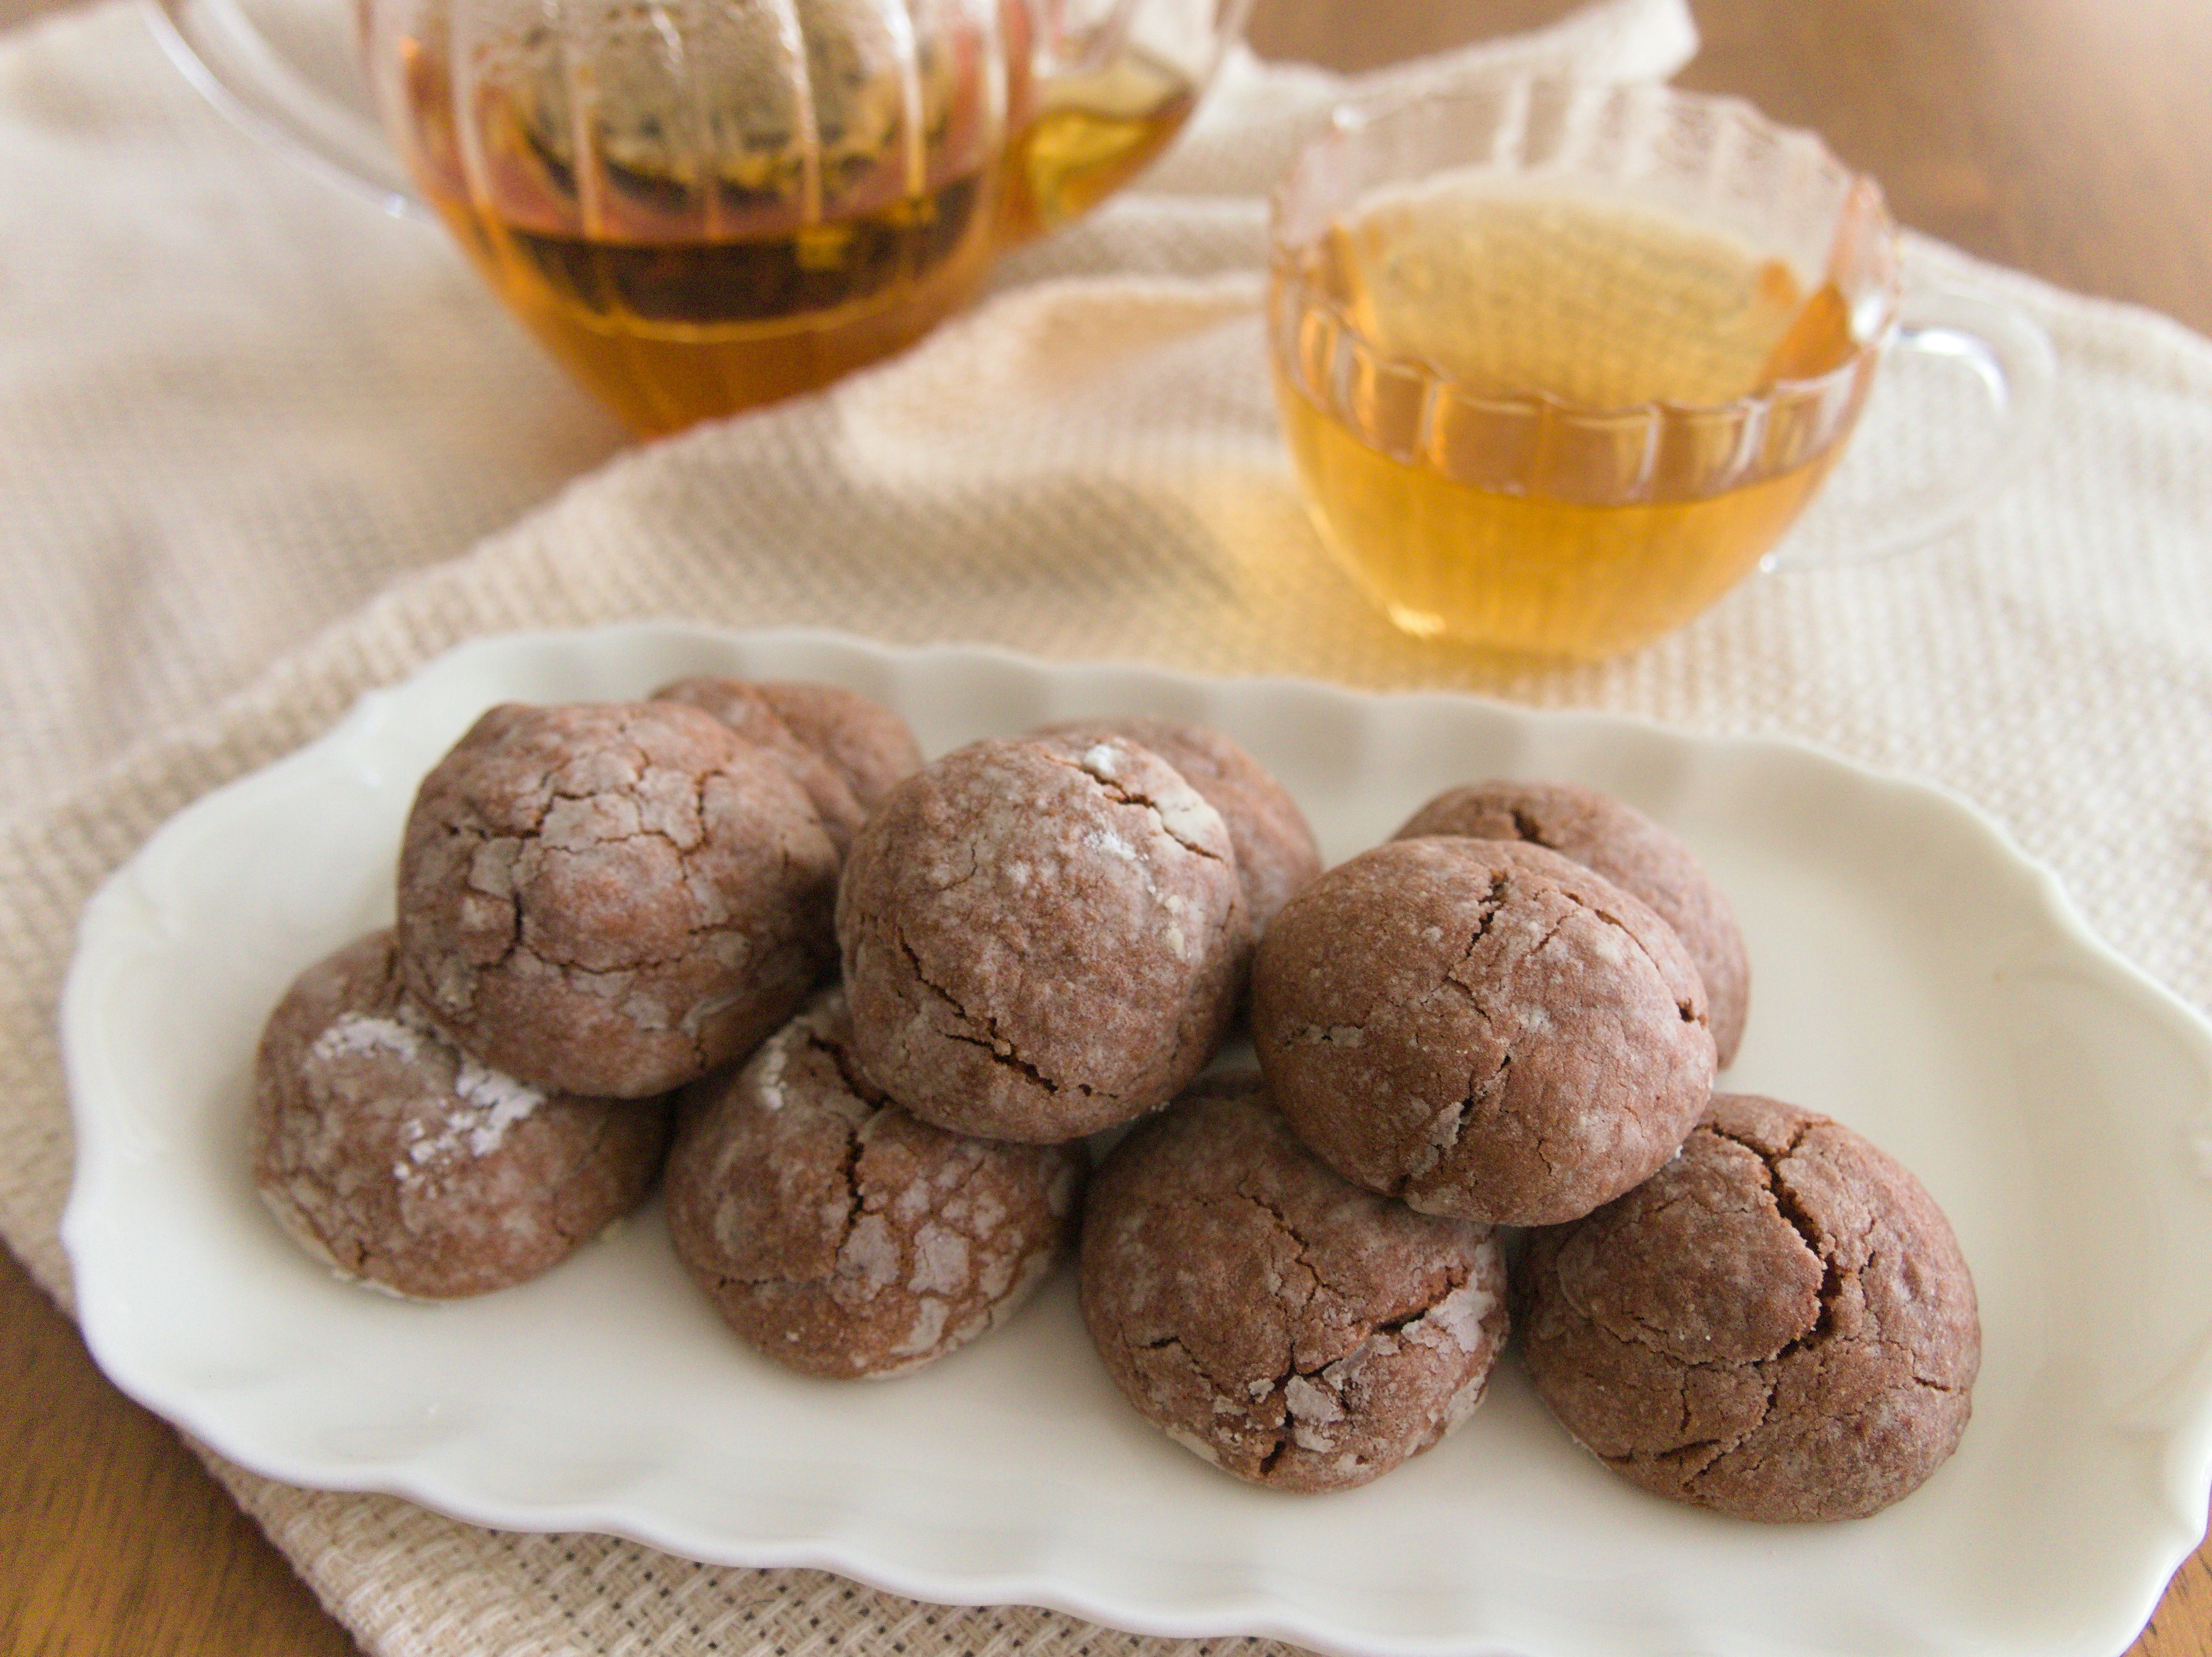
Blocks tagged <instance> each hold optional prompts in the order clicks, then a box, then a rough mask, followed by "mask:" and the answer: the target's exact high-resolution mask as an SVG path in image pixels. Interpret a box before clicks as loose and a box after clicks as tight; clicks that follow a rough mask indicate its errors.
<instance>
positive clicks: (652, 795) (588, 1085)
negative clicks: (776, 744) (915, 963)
mask: <svg viewBox="0 0 2212 1657" xmlns="http://www.w3.org/2000/svg"><path fill="white" fill-rule="evenodd" d="M836 864H837V857H836V849H835V847H834V846H833V845H832V844H830V841H829V836H828V834H827V833H826V832H824V831H823V827H822V823H821V819H820V818H819V816H818V815H817V813H816V812H815V810H814V807H813V806H812V805H811V802H810V801H808V800H807V798H806V795H805V793H804V792H803V791H802V790H801V789H800V788H799V785H798V784H797V783H794V782H793V780H792V779H791V777H790V776H789V774H788V773H787V771H785V770H784V769H783V768H782V767H781V765H778V764H777V763H776V762H775V760H774V759H773V758H769V756H768V755H766V754H765V753H763V752H762V751H761V750H759V749H758V748H757V747H755V746H752V745H750V744H748V743H745V742H744V741H742V740H739V739H738V737H737V736H736V735H735V734H733V733H732V732H731V731H730V730H729V729H728V728H726V727H725V726H723V725H721V724H720V723H719V722H717V721H715V720H714V718H712V717H711V716H708V715H707V714H704V713H702V712H700V711H699V710H697V709H695V708H690V707H685V706H683V705H680V704H675V703H604V704H580V705H574V706H564V707H526V706H521V705H519V704H509V705H507V706H504V707H499V708H495V709H493V710H491V711H490V712H489V713H487V714H486V715H485V716H483V718H482V719H480V720H478V721H477V723H476V725H475V726H474V727H473V728H471V730H470V731H469V733H468V734H467V735H465V736H464V737H463V738H462V739H461V740H460V742H459V744H457V745H456V746H454V748H453V751H452V752H450V753H448V754H447V756H446V758H444V759H442V760H441V761H440V762H439V764H438V765H437V766H436V767H435V769H433V770H432V771H431V772H430V774H429V775H428V777H424V778H423V780H422V787H421V789H420V790H419V791H418V792H417V794H416V799H415V806H414V809H413V811H412V812H411V813H410V814H409V817H408V819H407V830H406V835H405V838H404V842H403V844H402V847H401V850H400V857H399V921H398V935H399V946H400V954H401V959H402V962H403V964H404V968H405V971H406V974H407V981H408V985H409V988H410V990H412V991H413V992H414V994H415V996H416V999H417V1001H418V1002H420V1004H421V1005H422V1008H424V1010H425V1011H427V1012H428V1014H429V1015H430V1016H431V1017H432V1018H433V1019H434V1020H435V1021H436V1022H437V1023H438V1025H439V1026H440V1027H441V1029H443V1030H444V1031H445V1032H446V1033H447V1034H448V1035H449V1036H450V1037H451V1038H452V1039H453V1041H454V1043H455V1044H456V1045H459V1046H460V1047H462V1048H464V1049H465V1050H466V1051H471V1052H474V1053H477V1054H479V1055H481V1056H482V1057H483V1059H484V1060H485V1062H486V1063H489V1064H493V1065H495V1066H497V1067H499V1068H500V1069H504V1070H507V1071H508V1072H510V1073H511V1074H513V1075H518V1076H520V1077H521V1078H523V1079H524V1080H526V1081H529V1082H532V1084H534V1085H537V1086H540V1087H553V1088H561V1089H565V1090H567V1091H569V1092H574V1093H589V1094H599V1095H613V1096H618V1097H623V1098H640V1097H644V1096H647V1095H649V1094H653V1093H664V1092H666V1091H668V1090H669V1089H671V1088H672V1087H677V1086H678V1085H680V1084H681V1083H683V1082H685V1081H690V1080H691V1079H692V1078H694V1077H696V1076H699V1075H704V1074H705V1073H706V1072H707V1071H708V1070H710V1069H714V1068H715V1067H716V1066H717V1065H720V1064H723V1063H728V1062H729V1061H730V1060H731V1059H732V1058H734V1057H737V1056H738V1054H739V1053H741V1052H743V1051H748V1050H749V1049H750V1048H751V1047H752V1046H753V1045H754V1044H756V1043H757V1042H758V1041H759V1040H760V1039H761V1038H762V1037H763V1036H764V1035H766V1034H767V1033H768V1032H769V1031H770V1030H772V1029H774V1028H775V1026H776V1025H778V1024H779V1023H781V1022H782V1020H784V1019H785V1018H787V1017H788V1016H789V1015H790V1013H791V1011H792V1009H793V1008H794V1007H796V1006H797V1005H798V1004H799V1001H800V1000H801V999H802V998H803V997H804V996H805V994H806V992H807V990H809V989H811V987H812V985H813V984H814V982H815V980H816V979H817V978H818V977H819V976H820V974H821V972H822V969H823V966H826V965H827V964H828V959H829V953H830V949H831V947H832V938H831V933H830V925H829V918H830V909H831V905H832V902H833V893H834V883H835V881H836Z"/></svg>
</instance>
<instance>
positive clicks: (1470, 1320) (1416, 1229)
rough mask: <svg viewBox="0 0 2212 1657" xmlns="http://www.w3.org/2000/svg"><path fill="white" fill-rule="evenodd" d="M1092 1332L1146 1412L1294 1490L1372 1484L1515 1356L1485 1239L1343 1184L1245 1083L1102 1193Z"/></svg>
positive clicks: (1153, 1143)
mask: <svg viewBox="0 0 2212 1657" xmlns="http://www.w3.org/2000/svg"><path fill="white" fill-rule="evenodd" d="M1083 1316H1084V1320H1085V1323H1087V1324H1088V1325H1089V1326H1090V1330H1091V1340H1092V1341H1093V1342H1094V1343H1096V1344H1097V1349H1098V1353H1099V1356H1100V1357H1101V1358H1102V1359H1103V1360H1104V1362H1105V1364H1106V1368H1107V1370H1108V1371H1109V1373H1110V1374H1112V1376H1113V1377H1114V1381H1115V1385H1116V1386H1119V1387H1120V1388H1121V1392H1122V1393H1123V1394H1124V1395H1125V1396H1126V1397H1127V1398H1128V1400H1129V1402H1130V1403H1131V1404H1133V1405H1135V1406H1136V1408H1137V1410H1138V1412H1139V1414H1141V1415H1143V1416H1145V1417H1146V1419H1147V1420H1149V1421H1151V1422H1153V1423H1154V1424H1155V1425H1156V1426H1158V1427H1160V1428H1162V1429H1164V1430H1165V1431H1166V1433H1167V1435H1168V1436H1169V1437H1170V1438H1171V1439H1173V1440H1175V1441H1176V1443H1178V1444H1180V1445H1182V1447H1184V1448H1186V1449H1188V1450H1189V1451H1191V1452H1192V1453H1194V1454H1196V1455H1198V1456H1200V1457H1201V1458H1203V1459H1205V1460H1206V1461H1209V1462H1212V1464H1213V1465H1215V1466H1217V1467H1220V1468H1222V1469H1224V1470H1225V1471H1229V1472H1231V1473H1234V1474H1236V1475H1237V1477H1239V1478H1244V1479H1249V1480H1250V1481H1251V1482H1253V1483H1255V1484H1265V1485H1268V1486H1271V1487H1273V1488H1274V1489H1282V1490H1298V1491H1314V1490H1336V1489H1347V1488H1349V1487H1351V1486H1352V1485H1355V1484H1364V1483H1367V1482H1368V1481H1369V1480H1370V1479H1373V1478H1376V1477H1380V1476H1381V1475H1383V1474H1384V1473H1386V1472H1388V1471H1390V1469H1392V1468H1393V1467H1395V1466H1396V1465H1398V1464H1399V1463H1400V1462H1401V1461H1404V1460H1405V1459H1407V1457H1408V1456H1413V1455H1418V1454H1419V1453H1420V1452H1421V1451H1423V1450H1425V1449H1427V1448H1428V1447H1430V1446H1431V1445H1432V1444H1434V1443H1436V1442H1437V1440H1439V1439H1441V1438H1443V1435H1445V1434H1447V1433H1449V1432H1450V1431H1451V1430H1452V1429H1454V1428H1455V1427H1457V1426H1459V1425H1460V1423H1461V1422H1464V1421H1465V1420H1466V1419H1467V1418H1468V1416H1469V1415H1471V1414H1472V1413H1473V1412H1474V1407H1475V1405H1477V1404H1480V1402H1481V1401H1482V1395H1483V1391H1484V1388H1485V1386H1486V1385H1487V1383H1488V1380H1489V1376H1490V1369H1491V1366H1492V1363H1493V1362H1495V1361H1496V1359H1497V1356H1498V1351H1499V1350H1500V1349H1501V1348H1503V1347H1504V1343H1505V1332H1506V1311H1505V1268H1504V1264H1503V1262H1502V1261H1501V1260H1500V1258H1499V1255H1498V1246H1497V1243H1496V1241H1495V1240H1494V1239H1493V1237H1492V1234H1491V1231H1490V1229H1489V1228H1487V1227H1486V1226H1479V1225H1474V1224H1471V1223H1469V1222H1468V1221H1462V1220H1448V1219H1443V1218H1439V1217H1437V1216H1436V1215H1424V1214H1416V1213H1414V1212H1413V1210H1412V1209H1408V1208H1407V1207H1406V1206H1405V1205H1404V1204H1402V1203H1394V1202H1391V1201H1389V1199H1388V1198H1385V1197H1376V1196H1373V1195H1370V1193H1368V1192H1366V1191H1360V1190H1358V1189H1357V1188H1356V1187H1354V1186H1352V1185H1347V1184H1346V1183H1345V1181H1343V1180H1342V1179H1339V1178H1338V1177H1337V1176H1336V1175H1335V1174H1334V1173H1330V1172H1329V1171H1328V1169H1327V1168H1325V1167H1322V1165H1321V1164H1320V1163H1319V1162H1318V1161H1316V1160H1315V1159H1314V1157H1313V1156H1312V1154H1310V1153H1309V1152H1308V1151H1307V1150H1306V1149H1305V1148H1304V1147H1303V1146H1301V1145H1300V1144H1299V1143H1298V1142H1297V1139H1295V1138H1294V1137H1293V1136H1291V1133H1290V1131H1289V1130H1288V1129H1287V1128H1285V1126H1284V1125H1283V1123H1282V1120H1281V1118H1279V1117H1278V1116H1277V1115H1276V1113H1275V1112H1274V1111H1273V1110H1272V1109H1271V1108H1269V1106H1268V1103H1267V1094H1266V1093H1265V1091H1264V1087H1263V1084H1262V1083H1261V1080H1260V1078H1259V1077H1258V1076H1257V1075H1254V1074H1252V1073H1251V1072H1249V1071H1247V1072H1244V1073H1242V1074H1240V1075H1229V1076H1225V1077H1222V1078H1218V1079H1212V1078H1209V1079H1208V1080H1207V1081H1204V1082H1201V1083H1200V1085H1199V1087H1196V1088H1194V1090H1193V1091H1192V1093H1190V1094H1189V1095H1188V1096H1186V1098H1185V1099H1184V1100H1182V1101H1181V1102H1179V1103H1178V1104H1177V1105H1176V1108H1175V1109H1173V1110H1171V1111H1169V1112H1164V1114H1162V1115H1160V1116H1158V1117H1155V1118H1152V1120H1151V1121H1148V1122H1146V1123H1144V1124H1141V1125H1140V1126H1139V1127H1138V1128H1137V1129H1136V1130H1134V1131H1133V1132H1132V1133H1131V1134H1130V1135H1129V1136H1128V1137H1127V1138H1126V1139H1124V1140H1123V1141H1122V1142H1121V1144H1120V1145H1119V1146H1117V1147H1116V1148H1115V1150H1114V1151H1113V1153H1112V1154H1110V1155H1109V1156H1108V1158H1107V1159H1106V1161H1105V1163H1104V1165H1103V1167H1101V1168H1100V1169H1099V1171H1098V1173H1097V1176H1096V1177H1095V1178H1094V1179H1093V1180H1092V1181H1091V1196H1090V1199H1089V1201H1088V1202H1087V1203H1086V1204H1085V1213H1084V1221H1083Z"/></svg>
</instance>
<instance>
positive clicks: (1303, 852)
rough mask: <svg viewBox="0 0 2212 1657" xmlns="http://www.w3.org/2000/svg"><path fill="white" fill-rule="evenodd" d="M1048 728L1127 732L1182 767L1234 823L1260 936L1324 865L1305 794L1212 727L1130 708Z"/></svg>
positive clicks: (1248, 902)
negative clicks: (1302, 801)
mask: <svg viewBox="0 0 2212 1657" xmlns="http://www.w3.org/2000/svg"><path fill="white" fill-rule="evenodd" d="M1045 734H1056V735H1065V736H1071V737H1075V738H1078V739H1079V740H1097V739H1098V738H1101V737H1103V738H1108V739H1111V738H1115V737H1120V738H1123V739H1126V740H1129V741H1132V742H1135V743H1138V744H1139V745H1140V746H1144V747H1146V748H1149V749H1151V750H1152V752H1154V753H1156V754H1158V756H1159V757H1160V758H1163V759H1164V760H1166V761H1167V762H1168V764H1169V765H1173V766H1174V767H1175V768H1176V771H1180V772H1181V773H1182V778H1183V781H1185V782H1186V783H1189V784H1190V785H1191V787H1192V788H1194V789H1196V790H1198V792H1199V794H1200V795H1201V796H1203V797H1204V799H1205V800H1206V802H1207V803H1208V804H1209V805H1211V806H1212V807H1213V808H1214V809H1215V810H1217V811H1218V812H1219V813H1221V820H1222V822H1223V824H1224V825H1225V826H1226V827H1227V828H1228V830H1229V839H1230V844H1231V845H1233V846H1235V848H1236V849H1237V876H1238V878H1239V879H1240V880H1242V881H1243V886H1244V904H1245V910H1246V912H1247V914H1248V916H1249V919H1250V922H1251V928H1252V936H1253V938H1254V940H1255V941H1257V940H1258V938H1259V935H1260V934H1261V933H1262V932H1264V931H1265V930H1267V923H1268V922H1270V921H1272V920H1273V919H1274V917H1275V913H1276V911H1278V910H1279V909H1281V908H1282V906H1283V905H1285V903H1287V902H1289V901H1290V899H1291V893H1293V892H1296V891H1297V890H1298V889H1299V888H1300V887H1301V886H1304V885H1305V884H1306V883H1307V882H1308V881H1309V880H1312V879H1313V878H1314V877H1315V876H1316V875H1317V874H1320V873H1321V849H1320V847H1318V846H1317V845H1316V844H1314V837H1313V830H1312V828H1311V827H1310V826H1309V825H1308V824H1307V822H1306V819H1305V813H1304V812H1302V811H1300V810H1299V809H1298V802H1297V801H1295V800H1293V799H1291V795H1290V792H1289V790H1288V789H1285V788H1284V787H1283V785H1282V784H1281V783H1278V782H1277V781H1276V780H1275V779H1274V778H1273V777H1272V776H1270V775H1269V774H1268V772H1267V769H1266V768H1265V767H1264V766H1262V765H1261V764H1260V762H1259V761H1258V760H1256V759H1255V758H1252V756H1251V755H1250V754H1249V753H1247V752H1244V750H1243V748H1241V747H1239V746H1237V744H1236V743H1234V742H1232V741H1231V740H1229V738H1228V737H1226V736H1225V735H1223V734H1221V733H1220V732H1219V731H1217V730H1215V729H1213V728H1212V727H1210V726H1206V725H1190V724H1184V723H1182V722H1178V721H1176V720H1171V719H1151V718H1146V717H1145V716H1141V715H1123V716H1116V717H1113V718H1109V719H1086V720H1073V721H1070V722H1067V723H1066V724H1064V725H1053V726H1048V727H1047V728H1046V731H1045Z"/></svg>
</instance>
